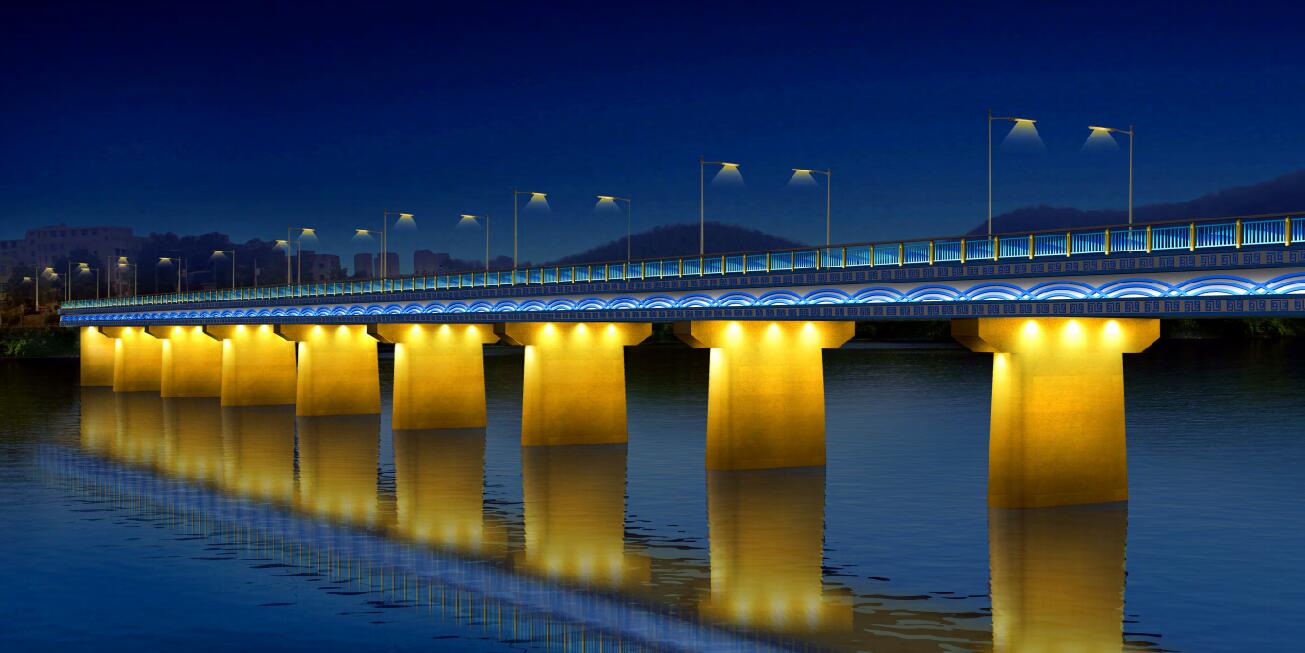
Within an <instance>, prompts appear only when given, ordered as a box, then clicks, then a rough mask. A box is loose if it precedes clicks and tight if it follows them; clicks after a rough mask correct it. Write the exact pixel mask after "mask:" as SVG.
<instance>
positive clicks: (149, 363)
mask: <svg viewBox="0 0 1305 653" xmlns="http://www.w3.org/2000/svg"><path fill="white" fill-rule="evenodd" d="M100 331H101V332H103V333H104V335H107V336H109V337H111V338H114V340H115V342H114V343H113V391H114V392H158V391H159V386H160V384H161V382H162V379H163V343H162V342H161V341H159V339H158V338H155V337H154V336H152V335H150V334H148V333H146V331H145V327H101V328H100Z"/></svg>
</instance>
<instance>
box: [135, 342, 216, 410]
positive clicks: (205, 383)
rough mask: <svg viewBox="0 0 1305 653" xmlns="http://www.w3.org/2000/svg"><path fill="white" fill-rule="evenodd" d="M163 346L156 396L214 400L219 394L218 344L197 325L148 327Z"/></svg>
mask: <svg viewBox="0 0 1305 653" xmlns="http://www.w3.org/2000/svg"><path fill="white" fill-rule="evenodd" d="M146 331H148V332H149V334H150V335H152V336H154V337H155V338H158V339H160V340H161V341H162V343H163V368H162V373H161V376H160V383H159V394H160V395H162V396H164V397H217V396H220V395H221V394H222V343H221V342H218V341H217V340H214V339H213V338H212V337H210V336H209V335H208V334H206V333H204V327H198V326H187V327H182V326H151V327H146Z"/></svg>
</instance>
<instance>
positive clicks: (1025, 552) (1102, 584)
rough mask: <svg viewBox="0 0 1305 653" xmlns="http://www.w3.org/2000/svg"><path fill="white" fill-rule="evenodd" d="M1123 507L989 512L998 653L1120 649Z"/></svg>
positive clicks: (994, 636)
mask: <svg viewBox="0 0 1305 653" xmlns="http://www.w3.org/2000/svg"><path fill="white" fill-rule="evenodd" d="M1127 522H1128V511H1127V509H1126V508H1125V506H1124V504H1120V503H1116V504H1105V505H1097V506H1070V507H1060V508H1037V509H1033V510H1008V509H1002V508H995V509H992V510H989V512H988V546H989V560H990V564H991V567H992V569H991V574H992V582H991V591H992V642H993V650H994V651H996V652H997V653H1003V652H1010V653H1014V652H1016V651H1120V650H1122V649H1123V644H1124V631H1123V617H1124V543H1125V539H1126V531H1127Z"/></svg>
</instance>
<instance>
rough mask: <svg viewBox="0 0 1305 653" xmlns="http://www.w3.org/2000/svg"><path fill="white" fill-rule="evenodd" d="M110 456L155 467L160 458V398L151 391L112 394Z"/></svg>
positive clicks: (161, 429)
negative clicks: (114, 422)
mask: <svg viewBox="0 0 1305 653" xmlns="http://www.w3.org/2000/svg"><path fill="white" fill-rule="evenodd" d="M113 398H114V413H115V416H116V418H117V419H116V428H115V430H114V438H113V449H112V450H113V456H114V457H115V458H117V459H118V460H121V461H123V462H128V463H132V464H134V465H143V466H146V467H157V466H158V465H159V463H160V462H161V460H162V458H163V447H164V441H163V399H161V398H160V397H159V396H158V395H157V394H155V393H153V392H115V393H114V397H113Z"/></svg>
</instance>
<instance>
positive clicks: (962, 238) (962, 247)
mask: <svg viewBox="0 0 1305 653" xmlns="http://www.w3.org/2000/svg"><path fill="white" fill-rule="evenodd" d="M961 265H965V238H964V237H961Z"/></svg>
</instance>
